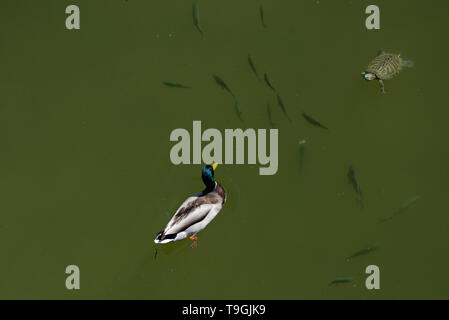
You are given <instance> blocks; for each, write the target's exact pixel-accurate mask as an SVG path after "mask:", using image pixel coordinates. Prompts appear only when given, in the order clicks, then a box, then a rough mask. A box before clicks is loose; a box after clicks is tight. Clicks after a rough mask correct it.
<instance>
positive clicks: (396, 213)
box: [379, 196, 421, 222]
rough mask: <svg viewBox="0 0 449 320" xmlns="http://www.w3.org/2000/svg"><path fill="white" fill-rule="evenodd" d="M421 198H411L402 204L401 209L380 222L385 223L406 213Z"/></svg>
mask: <svg viewBox="0 0 449 320" xmlns="http://www.w3.org/2000/svg"><path fill="white" fill-rule="evenodd" d="M420 198H421V196H413V197H411V198H410V199H408V200H407V201H405V202H404V203H402V204H401V206H400V207H399V208H397V209H396V210H395V211H394V212H393V213H392V214H391V215H389V216H388V217H386V218H383V219H381V220H380V221H379V222H385V221H388V220H391V219H393V218H394V217H395V216H397V215H398V214H400V213H402V212H404V211H405V210H407V209H408V208H409V207H410V206H412V205H413V204H415V203H416V202H417V201H418V200H419V199H420Z"/></svg>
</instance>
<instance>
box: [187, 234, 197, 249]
mask: <svg viewBox="0 0 449 320" xmlns="http://www.w3.org/2000/svg"><path fill="white" fill-rule="evenodd" d="M189 239H190V240H192V241H193V242H192V244H191V245H190V248H192V249H193V248H195V247H196V245H197V243H196V240H198V237H194V236H190V237H189Z"/></svg>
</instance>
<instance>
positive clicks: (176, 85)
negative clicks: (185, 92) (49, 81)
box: [162, 81, 191, 89]
mask: <svg viewBox="0 0 449 320" xmlns="http://www.w3.org/2000/svg"><path fill="white" fill-rule="evenodd" d="M162 83H163V84H165V85H166V86H168V87H172V88H185V89H191V87H188V86H185V85H183V84H180V83H177V82H171V81H164V82H162Z"/></svg>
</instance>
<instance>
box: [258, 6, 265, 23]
mask: <svg viewBox="0 0 449 320" xmlns="http://www.w3.org/2000/svg"><path fill="white" fill-rule="evenodd" d="M259 13H260V22H261V23H262V27H264V28H267V25H266V23H265V19H264V10H263V6H262V5H261V6H260V7H259Z"/></svg>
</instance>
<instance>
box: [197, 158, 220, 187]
mask: <svg viewBox="0 0 449 320" xmlns="http://www.w3.org/2000/svg"><path fill="white" fill-rule="evenodd" d="M217 167H218V164H217V163H213V164H212V165H205V166H204V167H203V172H202V175H201V178H202V179H203V182H204V184H205V185H206V187H207V188H208V189H213V188H214V187H215V176H214V171H215V169H217Z"/></svg>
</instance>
